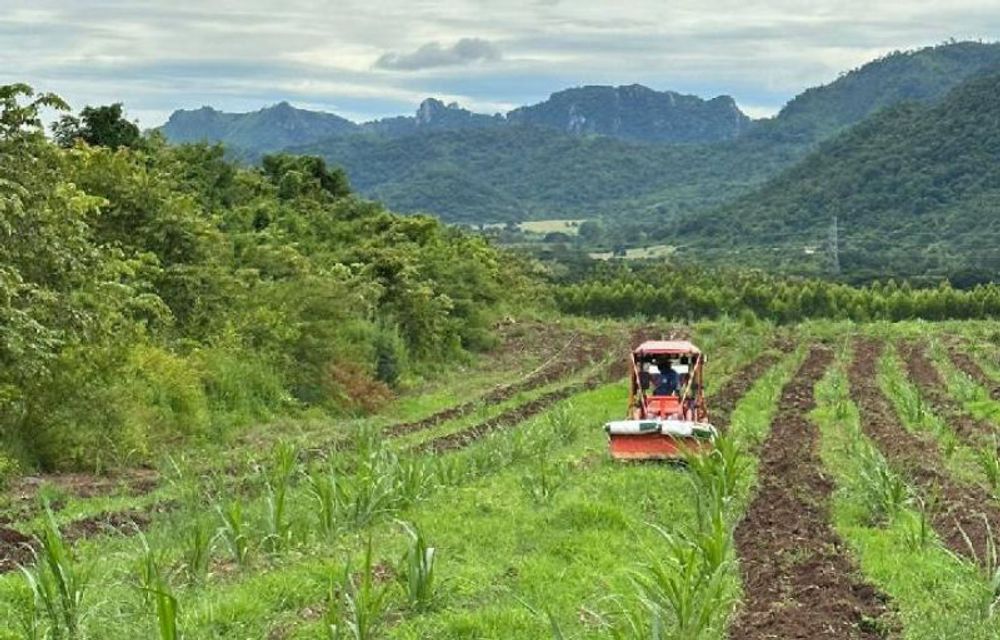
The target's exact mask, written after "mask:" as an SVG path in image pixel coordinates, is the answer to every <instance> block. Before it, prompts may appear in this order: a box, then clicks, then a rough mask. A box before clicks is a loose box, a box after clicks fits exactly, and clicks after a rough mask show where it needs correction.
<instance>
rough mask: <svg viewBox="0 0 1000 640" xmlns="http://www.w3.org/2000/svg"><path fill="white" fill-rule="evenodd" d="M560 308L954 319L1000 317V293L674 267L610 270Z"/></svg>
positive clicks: (566, 293) (571, 291)
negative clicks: (862, 284) (861, 283)
mask: <svg viewBox="0 0 1000 640" xmlns="http://www.w3.org/2000/svg"><path fill="white" fill-rule="evenodd" d="M556 301H557V304H558V306H559V308H560V309H561V310H562V311H564V312H566V313H572V314H578V315H595V316H608V317H618V318H629V317H633V316H638V315H644V316H647V317H651V318H654V317H655V318H673V319H691V318H715V317H719V316H722V315H741V314H746V313H753V314H754V315H755V316H757V317H759V318H765V319H769V320H773V321H776V322H781V323H790V322H797V321H800V320H805V319H810V318H835V319H850V320H856V321H868V320H891V321H900V320H909V319H924V320H951V319H972V318H995V317H998V316H1000V287H998V286H997V285H995V284H989V285H980V286H977V287H975V288H972V289H969V290H959V289H954V288H952V287H951V286H949V285H948V284H947V283H942V284H941V285H939V286H937V287H934V288H913V287H911V286H910V285H909V284H908V283H906V282H903V283H902V284H898V283H896V282H895V281H892V280H889V281H887V282H884V283H875V284H872V285H869V286H866V287H852V286H849V285H845V284H839V283H835V282H829V281H824V280H815V279H798V278H782V277H777V276H773V275H768V274H765V273H763V272H758V271H734V270H714V269H699V268H697V267H680V266H674V265H664V264H655V265H640V266H635V267H630V266H627V265H622V264H616V265H602V266H600V267H598V268H597V269H596V270H595V271H594V272H592V273H590V274H588V275H587V276H586V277H584V278H581V279H580V280H578V281H576V282H572V283H569V284H566V285H565V286H562V287H560V288H559V289H558V291H557V294H556Z"/></svg>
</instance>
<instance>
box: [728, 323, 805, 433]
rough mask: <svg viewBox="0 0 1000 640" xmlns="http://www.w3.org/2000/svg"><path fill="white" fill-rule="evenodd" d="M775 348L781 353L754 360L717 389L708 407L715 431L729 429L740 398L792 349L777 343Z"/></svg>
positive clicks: (769, 353) (771, 353) (770, 353)
mask: <svg viewBox="0 0 1000 640" xmlns="http://www.w3.org/2000/svg"><path fill="white" fill-rule="evenodd" d="M777 346H778V349H779V351H780V352H781V353H774V352H767V353H764V354H762V355H760V356H758V357H757V358H754V359H753V360H751V361H750V362H748V363H747V364H745V365H744V366H743V367H741V368H739V369H737V370H736V371H735V372H734V373H733V375H732V376H730V377H729V379H728V380H727V381H726V384H725V385H723V387H722V388H721V389H719V392H718V393H716V394H714V395H713V396H712V398H711V402H710V403H709V405H710V407H711V412H712V413H711V417H712V424H713V425H714V426H715V427H716V428H717V429H720V430H725V429H728V428H729V419H730V417H731V416H732V413H733V410H734V409H735V408H736V403H737V402H739V401H740V398H742V397H743V396H745V395H746V394H747V392H748V391H750V388H751V387H753V385H754V384H756V383H757V381H758V380H760V379H761V378H762V377H763V376H764V374H765V373H767V372H768V371H769V370H770V369H771V367H773V366H774V365H776V364H778V362H779V361H780V360H781V358H782V357H783V356H785V355H786V354H787V353H789V352H790V351H792V349H793V347H789V345H787V344H785V343H779V344H778V345H777Z"/></svg>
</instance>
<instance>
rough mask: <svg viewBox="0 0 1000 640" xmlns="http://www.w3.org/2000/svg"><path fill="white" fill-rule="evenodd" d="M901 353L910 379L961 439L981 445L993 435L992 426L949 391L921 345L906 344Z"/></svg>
mask: <svg viewBox="0 0 1000 640" xmlns="http://www.w3.org/2000/svg"><path fill="white" fill-rule="evenodd" d="M900 354H901V355H902V356H903V360H904V362H906V372H907V373H908V374H909V377H910V380H912V381H913V382H914V383H915V384H916V385H917V388H918V389H919V390H920V393H921V395H922V396H923V397H924V398H925V399H926V400H927V402H928V403H929V404H930V405H931V408H932V409H933V410H934V411H935V413H937V414H938V415H940V416H941V417H943V418H944V419H945V420H947V421H948V425H949V426H950V427H951V428H952V429H953V430H954V431H955V433H956V434H958V437H959V438H961V439H962V440H963V441H964V442H966V443H967V444H971V445H978V444H982V442H983V441H984V440H985V439H987V438H989V437H990V436H992V435H993V427H992V426H991V425H990V424H989V423H988V422H986V421H984V420H977V419H976V418H974V417H972V416H971V415H969V414H968V413H966V412H965V411H964V410H963V409H962V406H961V403H960V402H958V401H957V400H956V399H955V398H954V396H952V395H951V394H949V393H948V386H947V384H945V381H944V379H943V378H942V377H941V374H940V373H939V372H938V370H937V368H936V367H935V366H934V363H933V362H931V360H930V358H928V357H927V352H926V350H925V349H924V347H923V346H922V345H918V344H912V343H909V344H904V345H902V348H901V349H900Z"/></svg>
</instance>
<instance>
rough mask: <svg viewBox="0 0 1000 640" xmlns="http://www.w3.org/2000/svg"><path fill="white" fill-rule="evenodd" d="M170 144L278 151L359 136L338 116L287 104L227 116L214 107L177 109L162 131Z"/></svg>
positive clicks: (348, 122)
mask: <svg viewBox="0 0 1000 640" xmlns="http://www.w3.org/2000/svg"><path fill="white" fill-rule="evenodd" d="M161 131H162V132H163V135H165V136H166V138H167V140H170V141H171V142H202V141H205V142H221V143H223V144H225V145H226V146H227V147H232V148H233V149H234V150H236V151H237V152H244V151H258V150H278V149H284V148H285V147H290V146H293V145H297V144H303V143H304V142H310V141H313V140H322V139H324V138H330V137H333V136H340V135H347V134H351V133H358V132H360V131H361V128H360V127H359V126H358V125H357V124H355V123H353V122H351V121H350V120H347V119H346V118H341V117H340V116H338V115H335V114H332V113H323V112H319V111H309V110H306V109H298V108H296V107H293V106H292V105H290V104H288V103H287V102H279V103H278V104H276V105H274V106H271V107H265V108H263V109H260V110H259V111H253V112H251V113H224V112H222V111H217V110H215V109H213V108H212V107H202V108H200V109H193V110H187V111H186V110H183V109H181V110H178V111H175V112H174V113H173V114H171V116H170V119H169V120H167V123H166V124H164V125H163V127H162V128H161Z"/></svg>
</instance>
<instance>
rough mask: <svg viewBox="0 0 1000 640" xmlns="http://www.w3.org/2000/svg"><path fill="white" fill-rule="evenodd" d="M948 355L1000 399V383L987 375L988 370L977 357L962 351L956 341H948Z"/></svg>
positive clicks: (993, 395) (994, 396)
mask: <svg viewBox="0 0 1000 640" xmlns="http://www.w3.org/2000/svg"><path fill="white" fill-rule="evenodd" d="M948 355H949V357H951V361H952V362H954V363H955V366H956V367H958V368H959V369H960V370H961V371H963V372H964V373H965V375H967V376H969V377H970V378H972V379H973V380H975V381H976V382H977V383H979V384H980V385H982V386H983V387H985V388H986V389H987V390H989V393H990V397H991V398H993V399H994V400H1000V384H997V383H996V381H995V380H993V378H991V377H990V376H988V375H986V372H985V371H983V368H982V367H981V366H979V363H978V362H976V360H975V358H973V357H972V356H970V355H969V354H968V353H966V352H964V351H962V349H961V348H960V347H959V345H958V344H956V343H954V342H950V343H948Z"/></svg>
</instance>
